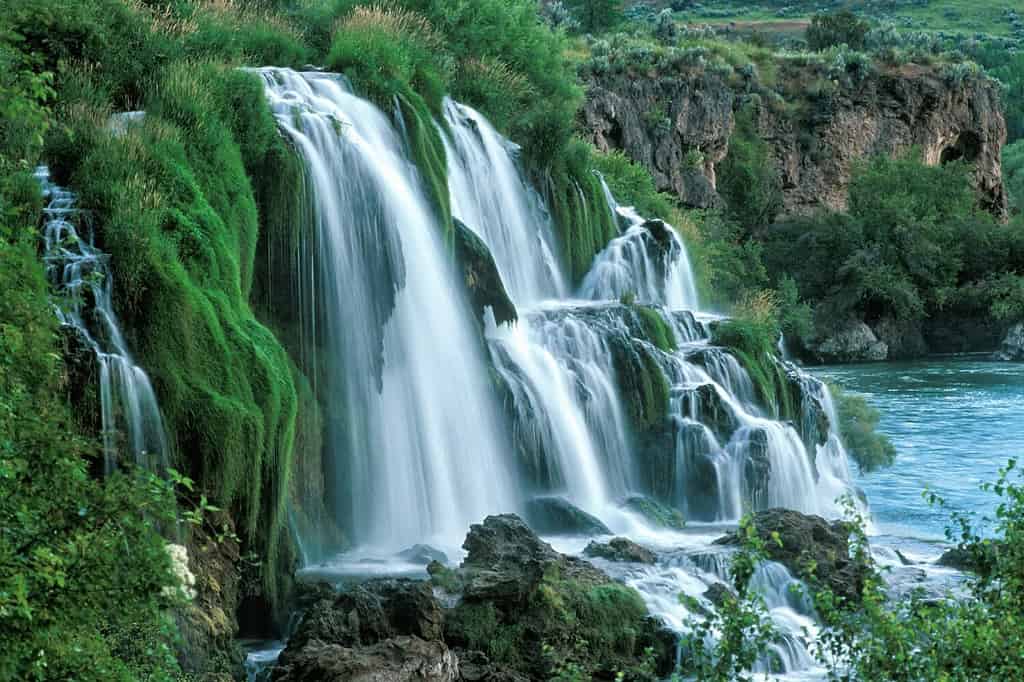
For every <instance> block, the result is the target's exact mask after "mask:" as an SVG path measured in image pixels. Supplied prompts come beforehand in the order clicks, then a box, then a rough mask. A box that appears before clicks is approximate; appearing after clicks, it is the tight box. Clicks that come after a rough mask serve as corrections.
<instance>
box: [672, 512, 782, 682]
mask: <svg viewBox="0 0 1024 682" xmlns="http://www.w3.org/2000/svg"><path fill="white" fill-rule="evenodd" d="M738 532H739V536H740V541H741V543H740V548H739V550H738V551H737V552H736V553H735V554H733V555H732V556H731V557H730V564H729V576H730V578H731V579H732V586H733V588H734V589H735V591H736V594H735V595H729V596H728V597H726V598H725V599H723V600H722V602H721V604H720V605H719V607H718V609H717V610H716V611H715V613H713V614H712V615H711V616H709V617H707V618H705V619H703V620H694V621H692V623H691V626H692V630H691V632H690V633H688V634H686V635H684V636H683V639H682V642H681V648H682V652H683V654H682V660H681V669H682V672H683V673H684V674H687V675H693V676H695V677H696V679H698V680H707V681H708V682H733V681H749V680H753V679H754V677H753V676H752V674H751V673H750V671H751V670H752V669H753V668H754V664H755V663H757V662H758V660H759V659H760V658H761V657H763V656H765V655H766V653H767V651H768V645H769V644H771V642H772V641H774V639H775V637H776V634H777V633H776V632H775V628H774V625H773V624H772V622H771V619H770V618H769V617H768V608H767V606H766V605H765V602H764V598H763V597H762V596H761V595H759V594H757V593H755V592H753V591H752V590H751V589H750V579H751V578H752V577H753V576H754V572H755V571H756V570H757V567H758V566H759V565H760V564H761V563H762V562H763V561H765V560H766V559H767V553H766V543H765V540H764V539H763V538H761V536H760V535H758V533H757V529H756V528H755V526H754V523H753V520H752V519H751V518H750V517H749V516H747V517H744V518H743V519H741V520H740V524H739V530H738ZM772 541H773V542H780V541H779V538H778V535H777V534H776V535H775V536H774V537H773V539H772ZM780 544H781V543H780ZM680 599H681V600H682V601H683V602H684V603H686V602H688V601H689V599H690V598H688V597H686V596H685V595H681V596H680Z"/></svg>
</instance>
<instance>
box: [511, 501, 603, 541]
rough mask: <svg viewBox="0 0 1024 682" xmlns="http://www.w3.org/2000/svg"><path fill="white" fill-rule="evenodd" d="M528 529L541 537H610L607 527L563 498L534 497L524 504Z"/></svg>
mask: <svg viewBox="0 0 1024 682" xmlns="http://www.w3.org/2000/svg"><path fill="white" fill-rule="evenodd" d="M526 520H527V522H528V523H529V524H530V528H532V529H533V530H535V531H536V532H538V533H541V534H543V535H611V531H610V530H609V529H608V526H606V525H604V523H602V522H601V520H600V519H598V518H597V517H596V516H593V515H591V514H588V513H587V512H585V511H583V510H582V509H580V508H579V507H577V506H576V505H574V504H573V503H571V502H569V501H568V500H567V499H565V498H564V497H535V498H533V499H532V500H530V501H529V502H527V503H526Z"/></svg>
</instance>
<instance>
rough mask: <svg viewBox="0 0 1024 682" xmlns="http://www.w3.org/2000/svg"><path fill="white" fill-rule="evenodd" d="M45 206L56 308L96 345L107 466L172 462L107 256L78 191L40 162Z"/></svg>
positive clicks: (152, 466) (160, 466) (156, 466)
mask: <svg viewBox="0 0 1024 682" xmlns="http://www.w3.org/2000/svg"><path fill="white" fill-rule="evenodd" d="M36 178H37V179H38V180H39V182H40V183H41V184H42V187H43V193H44V196H45V198H46V200H47V205H46V207H45V208H44V209H43V242H44V259H45V262H46V270H47V276H48V277H49V280H50V283H51V285H52V286H53V287H54V289H55V290H56V291H57V293H58V294H59V295H60V296H61V301H60V304H59V305H58V307H57V315H58V317H59V318H60V321H61V323H62V324H64V325H67V326H68V327H70V328H72V329H74V330H75V332H76V333H77V335H78V336H79V338H80V339H81V340H82V341H84V343H85V344H86V345H87V346H88V347H89V348H90V349H91V350H92V352H93V354H94V355H95V356H96V362H97V364H98V366H99V391H100V419H101V426H102V431H103V433H102V435H103V454H104V466H105V470H106V473H108V474H109V473H111V472H112V471H113V470H114V469H115V468H116V467H117V466H118V463H119V462H121V461H122V457H123V454H122V453H125V454H129V455H130V456H131V461H132V462H133V463H134V464H136V465H139V466H143V467H146V468H147V469H149V470H150V471H154V472H161V471H163V470H164V469H165V468H166V466H167V457H168V454H169V453H168V448H167V440H166V436H165V432H164V425H163V419H162V417H161V416H160V408H159V406H158V405H157V401H156V395H155V394H154V392H153V387H152V385H151V384H150V381H149V377H148V376H146V373H145V372H144V371H143V370H142V368H141V367H139V366H138V365H136V364H135V361H134V360H132V356H131V353H129V352H128V345H127V343H126V342H125V340H124V337H123V335H122V334H121V328H120V325H119V323H118V321H117V316H116V315H115V314H114V306H113V298H112V296H111V290H112V288H113V273H112V272H111V269H110V263H109V260H110V257H109V256H108V255H107V254H105V253H103V252H102V251H100V250H99V249H97V248H96V247H95V246H94V245H93V241H92V235H91V234H89V235H85V236H84V235H82V234H80V230H81V229H82V227H83V224H87V221H86V216H85V214H84V213H83V212H82V211H80V210H78V209H77V208H76V207H75V201H76V197H75V195H74V194H73V193H72V192H70V191H69V190H67V189H64V188H62V187H59V186H57V185H55V184H53V183H52V182H51V180H50V171H49V169H48V168H46V167H45V166H41V167H39V168H38V169H36Z"/></svg>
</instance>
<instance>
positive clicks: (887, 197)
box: [763, 154, 1024, 329]
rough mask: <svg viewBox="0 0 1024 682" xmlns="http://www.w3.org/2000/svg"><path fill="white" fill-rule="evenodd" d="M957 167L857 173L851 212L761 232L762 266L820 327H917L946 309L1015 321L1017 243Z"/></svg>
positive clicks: (876, 163)
mask: <svg viewBox="0 0 1024 682" xmlns="http://www.w3.org/2000/svg"><path fill="white" fill-rule="evenodd" d="M968 172H969V169H968V167H967V166H966V165H965V164H963V163H961V162H952V163H948V164H945V165H940V166H925V165H923V164H922V163H920V162H919V161H918V160H916V159H915V158H914V156H913V154H910V155H906V156H904V157H901V158H896V159H888V158H884V157H880V158H877V159H874V160H872V161H871V162H869V163H868V164H866V165H864V166H862V167H861V168H859V169H858V170H857V171H856V172H855V174H854V177H853V180H852V182H851V185H850V198H849V213H848V214H833V213H822V214H819V215H817V216H812V217H806V218H791V219H787V220H785V221H783V222H780V223H777V224H775V225H773V226H772V227H771V228H770V229H769V230H767V231H766V232H765V234H764V237H763V239H764V244H765V251H764V253H765V263H766V265H767V266H768V268H769V269H770V270H771V271H773V272H776V273H786V274H787V275H789V276H791V277H792V278H793V279H794V280H795V282H796V288H797V290H798V294H799V296H800V297H801V298H803V299H805V300H807V301H808V302H809V303H811V304H812V305H814V306H815V308H816V317H817V320H816V321H817V324H818V326H819V329H821V328H828V327H830V326H832V325H835V324H837V323H841V322H842V321H844V320H846V319H849V318H850V316H855V317H860V318H861V319H867V320H877V319H880V318H882V317H885V316H891V317H893V318H894V319H896V320H900V321H916V320H921V319H922V318H924V317H926V316H928V315H931V314H934V313H937V312H939V311H943V310H945V309H947V308H950V307H952V306H957V307H958V308H959V309H961V310H963V311H966V312H968V313H971V314H975V315H978V316H981V317H985V316H990V315H991V316H993V317H996V316H997V314H999V315H1004V316H1005V315H1012V311H1013V310H1015V308H1016V301H1018V300H1019V297H1018V296H1017V290H1016V286H1015V284H1016V281H1017V280H1016V279H1015V278H1016V277H1017V276H1018V275H1019V273H1020V271H1021V268H1022V266H1024V261H1022V260H1021V256H1022V253H1024V252H1022V250H1021V248H1022V247H1021V237H1020V234H1019V232H1018V231H1017V230H1015V229H1014V228H1013V227H1012V226H1003V225H1000V224H998V223H996V221H995V220H994V219H993V218H992V217H991V216H990V215H988V214H987V213H985V212H984V211H981V210H980V209H979V208H978V207H977V206H976V204H975V197H974V193H973V190H972V189H971V184H970V181H969V179H968Z"/></svg>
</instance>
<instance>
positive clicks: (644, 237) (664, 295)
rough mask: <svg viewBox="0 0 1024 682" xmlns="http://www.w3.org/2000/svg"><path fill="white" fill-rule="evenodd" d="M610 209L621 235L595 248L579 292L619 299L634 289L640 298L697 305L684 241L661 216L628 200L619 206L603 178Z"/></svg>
mask: <svg viewBox="0 0 1024 682" xmlns="http://www.w3.org/2000/svg"><path fill="white" fill-rule="evenodd" d="M601 185H602V187H603V189H604V196H605V198H606V201H607V202H608V209H609V210H610V211H611V212H612V213H613V214H614V215H615V216H616V218H617V222H618V223H619V224H625V225H626V231H625V233H624V234H622V236H620V237H617V238H615V239H613V240H612V241H611V242H610V243H609V244H608V246H606V247H605V249H604V250H603V251H601V253H599V254H597V256H596V257H595V258H594V262H593V264H592V265H591V267H590V272H588V273H587V275H586V277H584V279H583V284H582V285H581V286H580V292H579V295H580V297H581V298H585V299H589V300H593V301H609V300H618V299H620V298H622V297H623V296H625V295H628V294H633V295H635V296H636V299H637V300H638V301H642V302H644V303H662V304H664V305H665V306H667V307H668V308H669V309H671V310H697V309H698V307H699V304H698V299H697V284H696V281H695V280H694V276H693V268H692V267H691V266H690V258H689V255H688V254H687V252H686V246H685V245H684V244H683V242H682V240H681V239H679V236H678V235H677V234H676V231H675V229H674V228H673V227H672V226H671V225H668V224H667V223H664V222H662V221H660V220H645V219H644V218H642V217H641V216H640V215H638V214H637V212H636V211H635V210H634V209H633V208H632V207H629V206H620V205H619V204H618V203H617V202H616V201H615V198H614V197H613V196H612V193H611V190H609V189H608V185H607V183H605V181H604V178H601Z"/></svg>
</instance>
